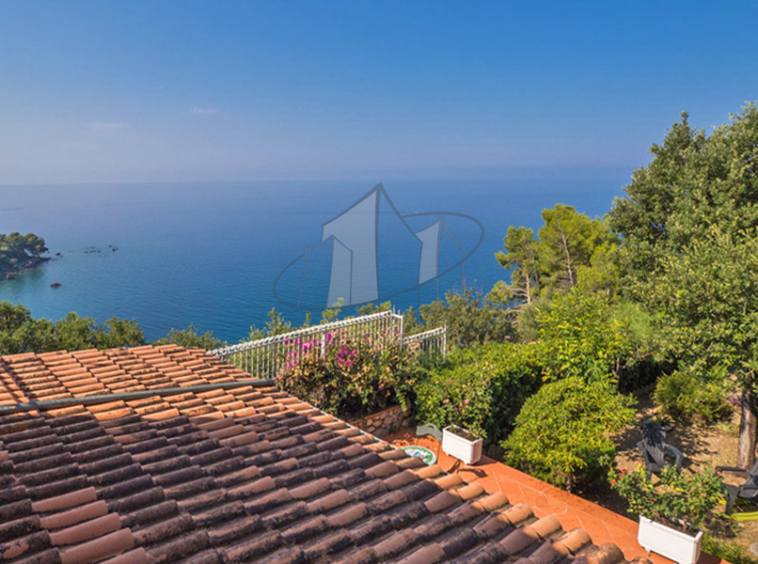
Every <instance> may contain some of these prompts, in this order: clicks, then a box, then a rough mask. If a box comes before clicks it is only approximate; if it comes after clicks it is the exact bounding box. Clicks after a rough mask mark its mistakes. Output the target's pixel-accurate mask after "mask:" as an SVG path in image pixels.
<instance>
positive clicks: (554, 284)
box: [490, 204, 618, 309]
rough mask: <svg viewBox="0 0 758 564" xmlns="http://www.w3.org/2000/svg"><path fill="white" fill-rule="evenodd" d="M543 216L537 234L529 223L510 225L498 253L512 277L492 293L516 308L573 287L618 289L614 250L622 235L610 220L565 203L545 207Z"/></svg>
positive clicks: (495, 287)
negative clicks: (615, 230) (607, 220)
mask: <svg viewBox="0 0 758 564" xmlns="http://www.w3.org/2000/svg"><path fill="white" fill-rule="evenodd" d="M542 218H543V220H544V221H545V223H544V225H543V226H542V227H540V229H539V231H538V233H537V235H538V237H537V238H535V236H534V231H533V230H532V229H529V228H527V227H513V226H511V227H509V228H508V232H507V234H506V236H505V238H504V239H503V247H504V249H505V252H503V251H500V252H498V253H497V254H496V255H495V256H496V258H497V260H498V262H499V263H500V266H502V267H503V268H505V269H509V270H511V275H510V279H511V281H510V284H508V283H506V282H503V281H500V282H498V283H497V284H495V286H494V288H493V289H492V292H491V293H490V298H491V299H492V300H493V301H496V302H499V303H503V304H507V305H508V306H510V307H513V308H515V309H518V308H519V306H521V305H531V304H532V303H533V302H534V301H535V300H536V298H538V297H543V298H547V297H549V296H550V295H552V294H554V293H555V292H560V291H564V290H568V289H571V288H574V287H582V288H585V289H586V290H588V291H598V292H599V291H604V292H605V293H606V294H610V293H612V292H613V291H615V288H616V286H617V282H616V280H617V278H618V274H617V269H616V268H615V266H614V262H613V259H614V257H613V253H614V252H615V250H616V246H617V243H618V239H617V237H616V236H615V235H614V234H612V233H611V232H610V229H609V227H608V225H607V224H606V223H605V222H604V221H603V220H602V219H599V218H595V219H590V218H589V217H588V216H587V215H585V214H583V213H578V212H577V211H576V210H575V209H574V208H573V207H572V206H567V205H564V204H556V206H555V207H554V208H552V209H546V210H543V211H542Z"/></svg>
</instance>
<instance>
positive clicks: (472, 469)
mask: <svg viewBox="0 0 758 564" xmlns="http://www.w3.org/2000/svg"><path fill="white" fill-rule="evenodd" d="M383 440H385V441H387V442H389V443H390V444H392V445H393V446H397V447H402V446H407V445H412V444H415V445H420V446H423V447H426V448H428V449H430V450H431V451H432V452H434V453H436V454H437V455H438V461H437V464H439V465H440V466H441V467H442V468H443V469H444V470H446V471H450V470H451V469H452V468H453V465H454V464H455V462H456V459H455V458H453V457H451V456H448V455H447V454H445V453H444V452H442V449H441V448H440V443H439V441H437V440H436V439H434V438H433V437H430V436H424V437H416V433H415V430H414V429H402V430H400V431H398V432H396V433H392V434H391V435H387V436H385V437H383ZM457 472H458V473H460V474H461V477H462V478H463V479H464V480H465V481H467V482H469V483H476V484H480V485H481V486H482V487H483V488H484V489H485V490H486V491H487V492H488V493H495V492H503V493H504V494H505V495H506V496H507V497H508V499H509V500H510V502H511V503H512V504H517V503H526V504H528V505H530V506H531V507H532V511H534V514H535V515H536V516H537V517H544V516H547V515H553V516H555V517H556V518H557V519H558V521H560V523H561V525H562V527H563V529H564V530H566V531H569V530H571V529H574V528H577V527H581V528H583V529H584V530H586V531H587V532H588V533H589V534H590V536H591V537H592V541H593V542H594V543H595V544H596V545H602V544H603V543H606V542H612V543H614V544H616V545H617V546H618V547H619V548H620V549H621V550H622V551H623V553H624V556H626V559H627V560H632V559H634V558H636V557H638V556H644V557H646V558H649V559H650V560H652V561H653V562H654V563H655V564H673V563H672V561H671V560H669V559H668V558H664V557H663V556H660V555H658V554H654V553H653V554H647V553H646V552H645V549H644V548H642V547H641V546H640V545H639V544H638V543H637V523H636V522H635V521H632V520H631V519H628V518H626V517H624V516H622V515H619V514H617V513H614V512H613V511H611V510H609V509H605V508H604V507H601V506H599V505H597V504H595V503H592V502H591V501H587V500H585V499H583V498H581V497H579V496H576V495H573V494H570V493H568V492H566V491H564V490H561V489H558V488H556V487H554V486H551V485H550V484H547V483H545V482H543V481H541V480H538V479H536V478H533V477H531V476H529V475H527V474H524V473H523V472H519V471H518V470H515V469H514V468H511V467H510V466H506V465H505V464H503V463H502V462H497V461H495V460H492V459H491V458H487V457H486V456H485V457H482V459H481V460H480V461H479V462H478V463H477V464H475V465H473V466H468V465H462V466H460V468H459V469H458V470H457ZM719 563H721V564H728V563H726V561H722V560H720V559H718V558H715V557H713V556H711V555H709V554H706V553H702V554H701V555H700V559H699V560H698V562H697V564H719Z"/></svg>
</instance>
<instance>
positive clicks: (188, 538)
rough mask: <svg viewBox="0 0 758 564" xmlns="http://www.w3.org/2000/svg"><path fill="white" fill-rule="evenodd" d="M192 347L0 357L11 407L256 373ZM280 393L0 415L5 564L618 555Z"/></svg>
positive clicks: (553, 559)
mask: <svg viewBox="0 0 758 564" xmlns="http://www.w3.org/2000/svg"><path fill="white" fill-rule="evenodd" d="M248 378H249V376H248V375H247V374H245V373H243V372H242V371H240V370H237V369H236V368H234V367H232V366H229V365H226V364H224V363H222V362H221V361H219V360H218V359H216V358H215V357H212V356H210V355H208V354H207V353H205V351H201V350H196V349H183V348H179V347H176V346H172V345H169V346H163V347H152V346H148V347H139V348H132V349H128V350H127V349H115V350H109V351H94V350H90V351H80V352H74V353H67V352H57V353H49V354H40V355H34V354H26V355H14V356H6V357H2V358H0V405H10V404H15V403H19V402H29V401H34V400H43V399H55V398H71V397H84V396H87V395H93V394H94V395H102V394H106V393H120V392H126V391H134V390H145V389H158V388H165V387H178V386H182V387H187V386H192V385H195V384H216V383H220V382H230V381H235V380H245V379H248ZM623 561H624V556H623V554H622V553H621V551H620V550H619V549H618V548H617V547H616V546H615V545H613V544H605V545H603V546H600V547H598V546H594V545H593V544H592V543H591V540H590V537H589V535H588V534H587V533H586V532H585V531H584V530H582V529H575V530H572V531H568V532H565V531H563V530H562V529H561V525H560V523H559V522H558V521H557V520H556V519H555V518H554V517H545V518H542V519H537V518H535V517H534V514H533V513H532V511H531V509H530V508H529V506H527V505H523V504H520V505H512V504H510V503H509V501H508V499H507V497H506V496H505V495H504V494H502V493H496V494H492V495H488V494H487V493H486V492H485V491H484V489H483V488H482V487H481V486H479V485H476V484H474V485H469V484H465V483H464V482H463V480H462V478H461V477H460V476H458V475H446V474H444V473H443V472H442V471H441V469H440V468H439V467H438V466H429V467H427V466H424V465H423V463H422V462H421V461H420V460H419V459H417V458H409V457H407V456H406V455H405V453H404V452H403V451H402V450H397V449H394V448H392V447H391V446H390V445H388V444H387V443H385V442H380V441H378V440H376V439H375V438H374V437H372V436H371V435H366V434H363V433H361V432H360V431H358V430H357V429H355V428H352V427H350V426H348V425H347V424H345V423H344V422H342V421H340V420H337V419H335V418H334V417H332V416H330V415H325V414H323V413H322V412H320V411H319V410H317V409H314V408H313V407H312V406H310V405H308V404H307V403H304V402H301V401H299V400H298V399H296V398H292V397H290V396H288V395H287V394H285V393H283V392H281V391H279V390H277V389H276V388H274V387H265V388H254V387H252V386H245V387H239V388H234V389H228V390H222V389H214V390H210V391H205V392H195V393H193V392H187V393H184V394H176V395H157V394H156V395H152V396H150V397H147V398H143V399H138V400H134V401H122V400H114V401H111V402H106V403H99V404H96V405H89V406H81V405H77V406H68V407H64V408H60V409H51V410H47V411H30V412H25V413H17V414H12V415H4V416H0V562H18V563H22V562H23V563H24V564H33V563H34V564H48V563H51V564H52V563H60V564H84V563H88V562H92V563H95V562H107V563H108V564H132V563H133V564H138V563H146V562H149V563H154V564H164V563H165V564H170V563H172V562H188V563H193V564H213V563H224V562H270V563H274V562H275V563H281V564H285V563H292V564H294V563H303V564H305V563H326V562H338V563H341V564H349V563H354V564H359V563H377V562H402V563H404V564H412V563H424V564H427V563H436V562H454V563H464V562H465V563H478V564H489V563H493V564H494V563H498V562H517V563H518V564H555V563H558V562H565V563H567V564H568V563H572V562H575V563H577V564H579V563H585V562H586V563H588V564H615V563H620V562H623Z"/></svg>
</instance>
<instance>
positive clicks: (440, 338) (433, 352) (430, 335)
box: [403, 327, 447, 366]
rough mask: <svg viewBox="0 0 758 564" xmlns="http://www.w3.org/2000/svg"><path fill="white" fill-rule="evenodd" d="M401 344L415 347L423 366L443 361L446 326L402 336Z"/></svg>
mask: <svg viewBox="0 0 758 564" xmlns="http://www.w3.org/2000/svg"><path fill="white" fill-rule="evenodd" d="M403 346H405V347H416V348H417V349H418V358H419V362H421V364H422V365H424V366H429V365H431V364H436V363H438V362H440V361H441V362H444V361H445V357H446V356H447V327H437V328H436V329H430V330H429V331H424V332H423V333H416V334H415V335H408V336H407V337H403Z"/></svg>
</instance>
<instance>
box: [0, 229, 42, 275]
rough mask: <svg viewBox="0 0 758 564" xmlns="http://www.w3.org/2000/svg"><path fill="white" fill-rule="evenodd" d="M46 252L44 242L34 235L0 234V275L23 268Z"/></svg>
mask: <svg viewBox="0 0 758 564" xmlns="http://www.w3.org/2000/svg"><path fill="white" fill-rule="evenodd" d="M47 250H48V249H47V247H46V246H45V240H44V239H43V238H42V237H38V236H37V235H35V234H34V233H27V234H26V235H22V234H21V233H18V232H15V231H14V232H13V233H10V234H9V235H5V234H3V233H0V273H3V272H12V271H14V270H16V269H17V268H23V267H25V266H26V265H27V264H29V262H30V261H32V260H34V259H39V258H40V256H41V255H42V254H43V253H46V252H47Z"/></svg>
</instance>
